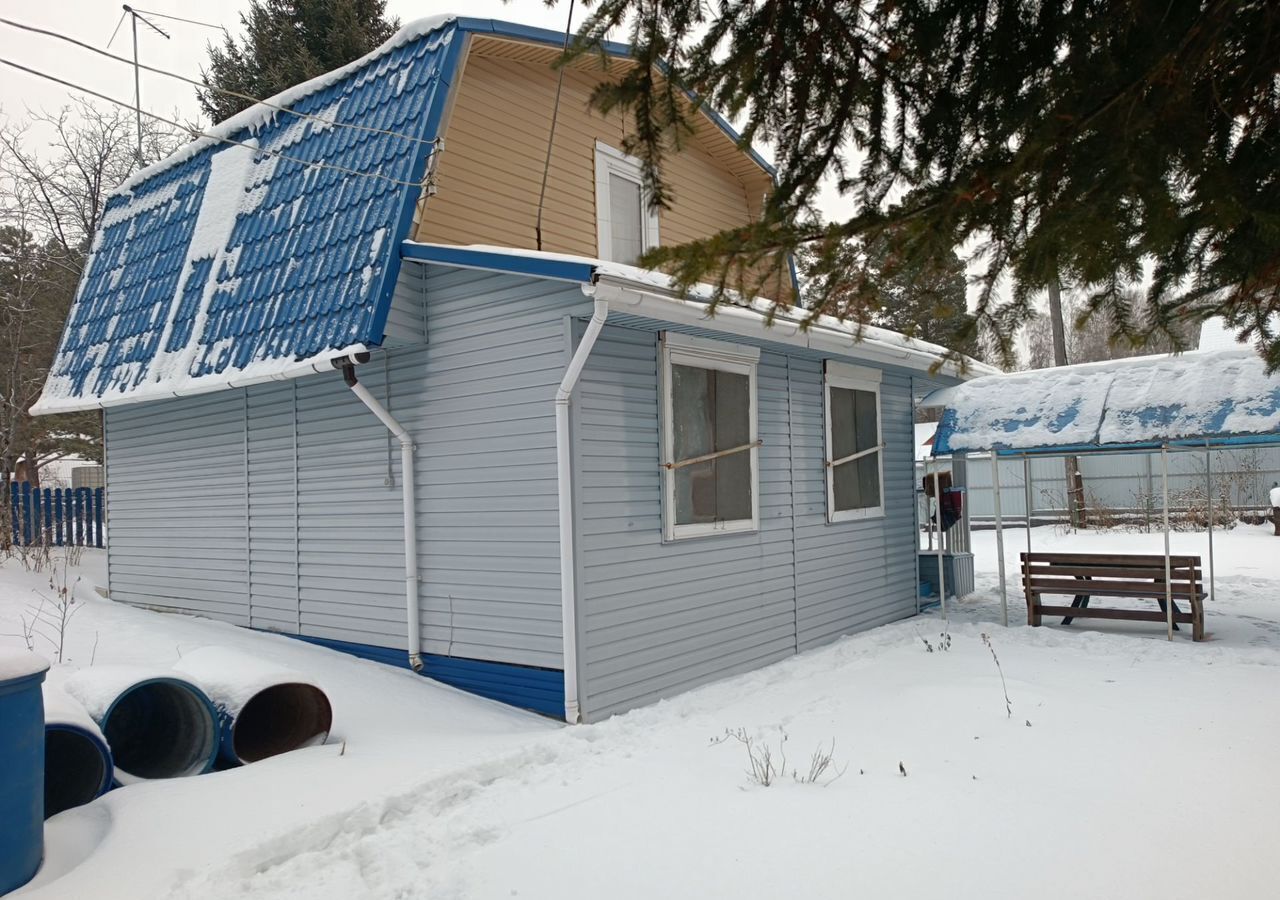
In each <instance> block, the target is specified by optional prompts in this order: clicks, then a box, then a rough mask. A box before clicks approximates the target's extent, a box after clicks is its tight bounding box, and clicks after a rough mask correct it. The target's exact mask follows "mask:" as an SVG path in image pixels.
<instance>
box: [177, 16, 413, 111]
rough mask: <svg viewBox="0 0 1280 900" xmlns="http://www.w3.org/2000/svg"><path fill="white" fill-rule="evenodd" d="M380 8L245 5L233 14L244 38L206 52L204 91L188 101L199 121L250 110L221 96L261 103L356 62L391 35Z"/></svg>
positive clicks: (393, 25)
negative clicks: (193, 102)
mask: <svg viewBox="0 0 1280 900" xmlns="http://www.w3.org/2000/svg"><path fill="white" fill-rule="evenodd" d="M386 6H387V3H386V0H250V3H249V10H248V12H245V13H241V14H240V24H241V25H242V26H243V28H244V32H245V34H244V37H243V39H242V40H241V41H239V42H237V41H236V40H235V39H234V38H232V37H231V36H230V35H228V36H227V37H226V39H225V40H224V41H223V43H222V45H221V46H216V45H212V44H211V45H210V46H209V66H208V68H207V69H205V70H203V72H202V73H201V75H202V79H201V80H202V81H203V82H204V84H205V87H204V88H202V89H201V88H197V89H196V96H197V98H198V99H199V101H200V106H201V108H202V109H203V110H204V112H205V114H206V115H208V116H209V117H210V118H212V119H213V120H214V121H215V122H221V121H222V120H223V119H226V118H228V117H230V116H233V115H235V114H236V113H238V112H240V111H241V110H242V109H245V108H246V107H248V106H250V105H251V101H249V100H245V99H242V98H240V97H235V96H231V95H230V94H226V93H222V91H235V92H236V93H238V94H242V95H245V96H248V97H257V98H258V99H266V98H268V97H270V96H272V95H274V94H278V93H279V92H280V91H283V90H284V89H285V88H288V87H292V86H293V85H295V84H298V83H300V82H303V81H306V80H307V79H309V78H314V77H315V76H317V75H321V74H323V73H325V72H328V71H330V70H331V69H336V68H338V67H340V66H343V65H346V64H347V63H349V62H351V61H352V60H354V59H358V58H360V57H361V56H364V55H365V54H366V53H368V52H369V51H370V50H373V49H374V48H375V47H377V46H378V45H379V44H381V43H382V42H383V41H385V40H386V39H387V38H389V37H391V35H393V34H394V33H395V31H396V29H397V28H398V27H399V22H398V20H396V19H387V18H386V15H385V13H386Z"/></svg>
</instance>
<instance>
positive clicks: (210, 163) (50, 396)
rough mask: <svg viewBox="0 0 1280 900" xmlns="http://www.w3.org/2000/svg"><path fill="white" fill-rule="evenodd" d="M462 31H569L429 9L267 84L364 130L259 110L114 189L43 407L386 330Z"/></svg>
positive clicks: (207, 375) (255, 375) (170, 390)
mask: <svg viewBox="0 0 1280 900" xmlns="http://www.w3.org/2000/svg"><path fill="white" fill-rule="evenodd" d="M467 32H471V33H480V34H493V35H499V36H506V37H511V38H515V39H520V40H529V41H536V42H540V43H545V44H549V45H554V46H559V44H560V42H562V41H563V35H562V34H559V33H555V32H550V31H546V30H544V29H535V28H526V27H524V26H519V25H512V24H509V23H503V22H495V21H492V20H488V19H467V18H461V19H460V18H454V17H440V18H437V19H435V20H424V22H421V23H416V24H415V25H413V26H409V27H408V28H407V29H406V30H405V31H404V32H402V33H401V35H398V36H397V38H395V39H393V40H392V41H391V42H389V44H388V45H385V46H384V47H383V48H382V49H380V50H379V51H377V52H376V53H374V54H371V56H370V57H366V58H365V59H364V60H360V61H357V62H356V63H353V64H352V65H350V66H347V67H345V68H343V69H340V70H338V71H337V72H334V73H330V74H329V75H326V76H321V78H319V79H315V80H314V81H312V82H308V83H307V84H304V85H299V86H298V87H296V88H293V89H291V90H289V91H286V92H285V93H284V94H282V95H280V96H279V97H276V98H273V102H274V103H275V104H276V105H278V106H285V107H287V108H289V109H293V110H296V111H298V112H302V113H307V114H310V115H314V116H318V117H321V118H322V119H324V120H332V121H333V122H336V123H339V125H356V126H360V128H346V127H336V126H334V125H329V124H326V122H324V121H316V120H308V119H304V118H300V117H298V116H293V115H290V114H289V113H287V112H280V111H278V110H273V109H270V108H266V107H262V106H259V107H254V108H252V109H250V110H247V111H246V112H245V113H241V114H240V115H238V116H236V117H234V118H233V119H231V120H228V122H226V123H224V124H223V125H222V126H218V127H217V132H216V133H217V135H218V137H219V138H220V139H219V140H212V139H208V138H205V139H202V140H200V141H196V142H195V143H193V144H191V145H188V147H186V148H184V149H183V150H181V151H179V153H178V154H176V155H175V156H174V157H170V158H169V159H168V160H166V161H164V162H162V163H160V164H159V165H157V166H155V167H153V168H152V169H149V170H146V171H144V172H141V173H139V174H138V175H136V176H134V178H132V179H131V180H130V181H129V182H128V183H126V184H125V185H124V186H123V187H122V189H120V190H119V191H117V193H116V194H115V195H113V196H112V197H111V198H110V199H109V200H108V202H107V205H106V209H105V211H104V215H103V219H102V223H101V225H100V226H99V229H98V232H97V234H96V235H95V238H94V244H93V248H92V253H91V254H90V257H89V260H88V263H87V266H86V269H85V272H84V275H83V276H82V278H81V283H80V286H79V289H78V291H77V295H76V298H75V301H74V303H73V305H72V308H71V313H70V316H69V318H68V322H67V327H66V330H65V332H64V334H63V339H62V344H61V346H60V347H59V350H58V354H57V356H56V358H55V360H54V364H53V366H52V369H51V372H50V376H49V378H48V381H47V383H46V385H45V390H44V394H43V396H42V397H41V399H40V401H39V402H38V403H37V404H36V406H35V409H34V411H35V412H37V413H53V412H59V411H65V410H73V409H86V408H92V407H96V406H107V405H112V404H115V403H127V402H137V401H141V400H148V399H159V398H162V397H172V396H175V395H183V394H188V393H198V392H202V391H207V390H216V389H219V388H224V387H228V386H233V385H242V384H248V383H252V382H254V381H262V380H267V379H270V378H280V377H286V376H287V375H290V374H298V373H299V372H300V371H301V368H300V367H304V366H307V365H310V364H312V363H315V362H322V361H324V360H325V359H326V358H330V357H333V356H337V355H340V354H341V353H342V352H343V351H349V350H351V349H352V348H356V347H361V346H375V345H378V344H380V343H381V342H382V340H383V337H384V330H385V327H386V320H387V315H388V313H389V311H390V306H391V298H392V293H393V290H394V286H395V281H396V278H397V276H398V274H399V268H400V258H401V257H400V252H399V249H400V243H401V240H402V239H403V238H404V237H406V236H407V235H408V233H409V231H410V229H411V227H412V221H413V213H414V206H415V204H416V202H417V200H418V199H419V197H420V195H421V188H420V183H421V181H422V180H423V178H424V177H425V172H426V170H427V163H428V157H429V156H430V153H431V152H432V144H431V141H432V140H434V139H435V138H437V137H439V136H440V128H441V122H442V118H443V114H444V110H445V107H446V105H447V102H448V93H449V89H450V87H451V85H452V83H453V82H454V81H455V80H456V74H457V71H458V67H459V64H460V61H461V55H462V51H463V45H464V41H462V40H461V39H460V38H461V36H462V35H463V34H464V33H467ZM606 50H607V52H610V53H619V54H621V53H626V52H627V48H626V47H625V46H623V45H610V46H608V47H607V48H606ZM712 118H713V120H714V121H716V123H717V124H718V125H719V126H720V127H721V128H723V129H724V130H725V132H726V133H727V134H728V135H729V136H730V137H731V138H732V139H734V140H735V141H736V140H737V139H738V135H737V134H735V133H734V132H733V130H732V129H731V128H730V127H729V126H728V124H727V123H726V122H724V120H723V119H720V118H719V117H716V116H715V115H714V114H712ZM362 129H378V130H379V131H378V132H376V133H375V132H373V131H370V130H362ZM753 157H754V154H753ZM754 158H755V159H756V161H757V162H759V163H760V165H761V166H762V167H763V168H765V169H766V170H769V169H768V166H767V164H765V163H764V161H763V160H761V159H760V158H759V157H754ZM769 171H772V170H769ZM352 172H357V173H376V175H377V176H380V177H370V176H369V175H368V174H366V175H363V176H362V175H353V174H351V173H352ZM531 274H536V273H531ZM543 274H545V273H543ZM576 274H577V273H575V275H576ZM550 277H555V276H554V275H553V276H550Z"/></svg>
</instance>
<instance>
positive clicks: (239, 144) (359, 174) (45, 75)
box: [0, 57, 434, 188]
mask: <svg viewBox="0 0 1280 900" xmlns="http://www.w3.org/2000/svg"><path fill="white" fill-rule="evenodd" d="M0 65H6V66H9V67H11V68H14V69H17V70H19V71H21V72H26V73H27V74H29V75H35V76H36V77H37V78H44V79H46V80H48V81H52V82H55V83H56V84H60V85H62V86H63V87H66V88H70V89H71V90H74V91H80V92H81V93H83V94H88V95H89V96H91V97H97V98H98V99H99V100H105V101H106V102H107V103H113V104H115V105H116V106H119V107H123V108H124V109H137V107H135V106H134V105H133V104H132V103H125V102H124V101H123V100H117V99H115V98H114V97H108V96H107V95H106V94H100V93H98V92H97V91H95V90H92V89H91V88H87V87H85V86H84V85H80V84H75V83H74V82H70V81H66V80H64V79H62V78H59V77H57V76H56V75H50V74H48V73H47V72H41V71H38V70H36V69H32V68H29V67H27V66H24V65H22V64H20V63H16V62H14V61H13V60H10V59H4V58H3V57H0ZM139 112H141V113H142V115H144V116H147V117H148V118H151V119H155V120H156V121H157V122H164V123H165V124H166V125H172V126H173V127H175V128H180V129H182V130H183V131H186V132H187V133H189V134H191V135H192V136H194V137H202V138H208V139H209V140H211V141H216V142H218V143H221V144H233V145H235V146H237V147H247V148H248V149H250V150H253V151H255V152H257V153H262V154H265V155H267V156H274V157H275V158H276V159H281V160H284V161H285V162H292V163H297V164H298V165H300V166H311V167H312V168H317V169H332V170H333V171H335V172H341V173H343V174H344V175H354V176H356V177H357V178H376V179H379V180H380V181H387V182H390V183H391V184H396V185H400V186H402V187H416V188H420V187H423V184H422V182H417V181H405V180H403V179H400V178H393V177H392V176H390V175H383V174H382V173H380V172H361V171H359V170H357V169H349V168H347V167H346V166H340V165H337V164H335V163H327V162H321V161H319V160H307V159H299V158H298V157H296V156H289V155H287V154H284V153H280V152H279V151H277V150H268V149H266V148H265V147H259V146H257V145H256V144H250V143H247V142H245V141H237V140H234V139H233V138H229V137H224V136H223V135H218V134H211V133H209V132H207V131H200V130H198V129H193V128H190V127H189V126H187V125H183V124H182V123H181V122H175V121H174V120H173V119H169V118H166V117H164V116H161V115H157V114H156V113H153V112H150V111H148V110H145V109H144V110H139ZM431 143H434V142H431Z"/></svg>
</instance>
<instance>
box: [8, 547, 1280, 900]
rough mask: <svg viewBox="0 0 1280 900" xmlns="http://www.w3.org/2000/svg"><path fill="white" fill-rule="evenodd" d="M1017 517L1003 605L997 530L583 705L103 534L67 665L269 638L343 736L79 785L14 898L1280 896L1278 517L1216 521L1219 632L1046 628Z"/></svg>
mask: <svg viewBox="0 0 1280 900" xmlns="http://www.w3.org/2000/svg"><path fill="white" fill-rule="evenodd" d="M1006 539H1007V545H1006V553H1007V556H1008V559H1009V572H1010V573H1011V586H1012V592H1011V594H1010V622H1011V627H1010V628H1008V629H1005V628H1002V627H1001V626H1000V624H999V605H998V604H999V600H998V592H997V591H996V587H995V586H996V579H995V575H994V571H995V555H994V536H993V535H992V534H991V533H990V532H980V533H976V534H975V535H974V545H975V547H974V549H975V554H976V555H977V559H978V565H979V574H978V588H979V589H978V591H977V592H976V593H975V594H974V595H973V596H971V597H969V598H966V599H965V600H964V601H962V602H960V603H958V604H952V605H951V606H950V609H949V612H950V622H949V623H944V622H943V620H942V619H941V617H940V615H939V613H938V612H937V611H936V610H935V611H933V612H931V613H930V614H928V615H925V616H921V617H918V618H915V619H910V620H907V621H904V622H900V623H897V624H894V625H890V626H886V627H883V628H878V629H875V630H873V631H870V632H866V633H863V634H859V635H854V636H851V637H848V638H845V639H843V640H841V641H838V642H836V643H834V644H832V645H830V646H828V647H825V648H822V649H819V650H816V651H812V652H809V653H806V654H804V655H802V656H799V657H796V658H794V659H791V660H788V661H785V662H783V663H780V664H778V665H775V666H771V667H769V668H767V669H763V670H760V671H757V672H753V673H750V674H747V675H744V676H741V677H738V678H734V679H729V680H726V681H722V682H719V683H716V684H713V685H710V686H708V687H705V688H702V689H700V690H697V691H693V692H690V693H687V694H683V695H680V696H678V697H675V698H673V699H671V700H668V701H665V702H662V703H659V704H657V705H654V706H651V707H648V708H645V709H641V710H638V711H636V712H633V713H631V714H628V715H624V716H618V717H616V718H614V719H612V720H609V721H607V722H604V723H602V724H599V725H593V726H579V727H573V728H569V727H564V726H560V725H558V724H556V723H554V722H551V721H549V720H547V719H543V718H540V717H537V716H533V715H528V714H524V713H521V712H517V711H513V710H510V709H507V708H505V707H502V706H499V705H497V704H494V703H490V702H488V701H485V700H481V699H477V698H474V697H470V696H467V695H465V694H461V693H459V692H457V691H454V690H452V689H449V688H447V687H443V686H441V685H438V684H435V683H433V682H430V681H428V680H426V679H422V678H419V677H417V676H413V675H410V674H409V673H407V672H402V671H398V670H392V669H388V668H384V667H381V666H377V665H375V664H373V663H368V662H364V661H361V660H356V659H351V658H348V657H344V656H342V655H340V654H337V653H333V652H330V651H327V650H323V649H320V648H315V647H311V646H307V645H304V644H300V643H298V642H296V641H291V640H289V639H286V638H280V637H273V636H270V635H262V634H255V633H250V632H245V631H243V630H238V629H235V628H232V627H230V626H225V625H221V624H218V623H213V622H209V621H206V620H199V619H193V618H188V617H183V616H173V615H161V614H157V613H151V612H147V611H144V610H136V609H131V608H128V607H123V606H119V605H116V604H112V603H109V602H107V601H103V600H101V599H97V598H96V597H95V595H94V594H93V592H92V590H89V589H88V584H87V582H88V581H91V580H100V579H101V571H100V569H101V560H100V559H98V558H94V557H93V555H86V562H85V564H84V565H83V566H82V567H81V571H82V574H83V576H84V578H85V579H86V581H85V582H82V584H81V585H80V587H79V588H78V589H77V596H78V597H80V598H82V599H83V606H82V607H81V609H80V610H79V611H78V612H77V613H76V616H75V618H74V620H73V623H72V628H71V629H70V631H69V640H68V642H67V648H66V650H67V652H66V654H65V655H66V659H67V664H68V665H73V666H83V665H88V664H89V662H90V659H93V660H94V662H95V663H107V662H110V663H117V662H125V663H137V662H145V663H149V664H153V665H154V664H160V663H164V662H170V663H171V662H173V661H175V660H176V659H177V658H178V657H179V656H180V655H181V654H182V653H184V652H189V651H190V650H192V649H195V648H196V647H200V646H205V645H221V646H232V647H236V648H239V649H243V650H248V651H250V652H255V653H257V654H259V655H261V656H263V657H269V658H271V659H276V660H278V661H280V662H282V663H284V664H287V665H289V666H291V667H294V668H298V669H301V670H302V671H304V672H307V673H308V674H310V675H311V676H312V677H314V678H315V679H316V680H317V681H319V682H320V683H321V684H322V685H323V686H324V688H325V689H326V690H327V691H328V692H329V693H330V696H331V697H332V698H333V701H334V712H335V727H334V733H333V738H332V740H331V742H330V743H329V744H328V745H326V746H323V747H315V748H310V749H307V750H303V751H299V752H297V753H294V754H289V755H287V756H285V757H278V758H275V759H272V760H268V761H265V762H262V763H257V764H255V765H252V766H248V767H245V768H242V769H236V770H232V771H227V772H220V773H215V774H211V775H205V776H200V777H198V778H190V779H184V780H181V781H171V782H152V783H148V784H142V785H137V786H133V787H129V788H125V789H122V790H118V791H113V792H112V793H110V794H108V795H107V796H106V797H104V798H102V799H101V800H99V801H97V802H95V803H94V804H92V805H90V806H89V807H85V808H83V809H80V810H72V811H69V812H67V813H64V814H62V815H60V816H58V817H56V818H55V819H53V820H51V821H50V822H49V823H48V828H47V833H48V835H49V858H48V861H47V863H46V871H44V872H42V873H41V875H40V876H39V877H38V879H37V882H36V883H34V884H33V885H32V886H30V887H28V888H27V889H24V891H22V892H20V893H19V894H18V895H17V896H20V897H23V898H42V900H43V898H66V897H80V896H93V897H95V898H114V897H120V898H149V897H157V898H159V897H179V898H181V897H186V898H215V897H216V898H223V897H233V896H235V897H240V896H244V897H254V898H284V897H298V898H302V897H306V898H308V900H316V898H350V897H377V898H382V897H387V898H392V897H396V898H410V897H424V898H441V897H445V898H449V897H458V898H499V897H503V898H508V897H522V898H558V900H578V898H598V897H610V898H632V897H634V898H652V897H654V896H668V897H699V898H703V897H725V898H735V900H736V898H744V897H747V898H753V897H791V896H794V897H814V898H827V897H831V898H836V897H839V898H846V897H850V896H859V895H862V896H872V897H921V898H924V897H930V898H932V897H939V896H950V897H982V898H1001V897H1008V898H1015V897H1016V898H1025V897H1041V898H1043V897H1124V898H1135V897H1160V898H1162V900H1167V898H1180V897H1187V898H1192V897H1195V898H1203V897H1206V896H1209V897H1215V898H1235V897H1239V898H1246V897H1247V898H1253V897H1264V896H1272V895H1273V894H1274V892H1275V891H1274V887H1273V881H1274V876H1273V874H1272V873H1271V871H1270V868H1271V867H1270V865H1269V858H1270V853H1271V851H1272V848H1274V847H1275V846H1276V845H1277V843H1278V842H1280V817H1277V816H1276V815H1275V809H1274V807H1275V801H1276V798H1277V797H1280V768H1277V767H1276V766H1275V764H1274V757H1275V752H1276V748H1277V747H1278V746H1280V539H1277V538H1274V537H1272V536H1270V533H1269V529H1265V528H1262V527H1241V528H1237V529H1236V530H1235V531H1233V532H1231V533H1230V534H1228V535H1222V536H1220V539H1219V540H1218V542H1217V551H1218V552H1217V568H1218V596H1217V597H1215V598H1213V599H1212V600H1211V601H1209V603H1208V604H1207V605H1206V625H1207V630H1208V640H1206V641H1205V642H1203V643H1199V644H1193V643H1192V642H1191V641H1190V639H1189V636H1187V635H1185V634H1180V635H1179V637H1178V638H1177V639H1176V640H1175V641H1173V642H1172V643H1170V642H1168V641H1166V640H1165V639H1164V633H1163V630H1162V629H1160V628H1159V627H1153V626H1149V625H1147V624H1145V623H1132V622H1119V623H1110V622H1108V623H1105V624H1103V625H1099V626H1097V627H1095V626H1093V625H1091V624H1077V625H1074V626H1072V627H1070V628H1062V627H1059V626H1056V625H1054V626H1046V627H1043V628H1039V629H1031V628H1027V627H1026V626H1025V625H1023V624H1021V622H1023V621H1025V612H1024V607H1023V605H1022V598H1021V594H1020V593H1019V592H1018V591H1017V586H1016V580H1017V578H1016V568H1015V567H1016V564H1017V554H1018V552H1020V550H1022V549H1025V532H1021V531H1018V530H1013V529H1011V530H1009V531H1007V532H1006ZM1161 540H1162V539H1161V537H1160V536H1159V535H1137V534H1114V533H1113V534H1102V535H1095V534H1087V535H1066V534H1061V533H1059V532H1057V531H1055V530H1054V529H1051V528H1038V529H1035V531H1034V534H1033V542H1034V545H1035V546H1036V547H1037V548H1040V549H1050V548H1053V549H1063V550H1066V549H1070V550H1093V549H1104V548H1105V549H1107V550H1109V551H1112V552H1158V551H1159V549H1160V543H1161ZM1174 551H1175V552H1178V553H1200V554H1202V555H1203V554H1204V553H1205V544H1204V535H1202V534H1201V535H1196V534H1175V535H1174ZM47 582H48V576H47V575H43V576H42V575H33V574H29V573H24V572H22V571H21V569H20V568H17V569H15V564H14V562H13V561H9V562H6V563H4V565H3V566H0V632H4V633H6V636H4V637H0V641H4V642H7V643H13V642H14V641H15V640H20V639H17V638H15V637H14V636H12V633H16V632H17V631H18V629H16V628H15V627H14V626H15V624H16V623H17V621H18V619H19V617H20V615H21V613H22V611H23V609H24V608H26V606H27V605H28V604H30V603H31V602H32V597H33V594H32V591H33V589H36V588H41V587H42V584H43V587H44V588H45V589H47ZM1055 621H1056V620H1055ZM983 634H986V635H988V636H989V638H990V646H988V644H987V643H986V642H984V640H983V638H982V635H983ZM95 643H96V645H97V646H96V651H95V650H94V644H95ZM930 647H932V651H931V650H930V649H929V648H930ZM44 649H46V650H47V649H48V648H47V647H46V648H44ZM993 651H994V654H995V657H998V660H999V667H998V668H997V665H996V659H995V658H994V657H993ZM1001 673H1003V680H1002V677H1001ZM1006 690H1007V697H1008V702H1009V704H1010V706H1008V707H1007V706H1006ZM739 728H741V729H745V733H746V734H747V735H748V736H750V737H751V738H752V739H753V740H755V741H756V742H757V746H769V747H771V749H772V751H773V753H774V756H775V758H777V757H778V756H780V752H781V751H785V753H786V757H787V760H788V766H789V767H793V766H798V767H799V768H800V770H801V771H802V772H803V771H807V769H808V766H809V760H810V757H811V755H812V753H813V752H814V750H815V749H818V748H822V749H823V750H826V749H828V748H833V749H832V755H833V768H832V769H829V770H828V772H827V774H826V776H825V777H824V778H823V779H822V780H821V783H820V784H818V785H808V784H797V783H795V781H793V779H792V778H791V776H790V775H787V776H786V777H784V778H782V779H780V780H779V781H778V782H777V783H776V784H774V785H773V786H772V787H768V788H764V787H760V786H759V785H755V784H752V783H751V782H750V781H749V779H748V777H747V775H746V769H747V767H748V758H747V754H746V751H745V749H744V748H743V747H742V746H741V745H740V744H739V743H738V742H737V741H736V740H733V739H730V740H727V741H723V740H721V741H718V740H717V739H720V738H722V737H723V736H724V734H725V731H726V729H739ZM784 738H785V741H784ZM837 772H843V774H842V775H840V777H838V778H835V779H834V780H831V776H832V775H834V774H836V773H837ZM904 773H905V774H904Z"/></svg>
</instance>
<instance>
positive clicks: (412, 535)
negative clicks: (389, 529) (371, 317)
mask: <svg viewBox="0 0 1280 900" xmlns="http://www.w3.org/2000/svg"><path fill="white" fill-rule="evenodd" d="M367 358H368V357H367V356H366V357H365V359H367ZM363 361H364V360H360V359H350V358H348V359H340V360H337V361H335V365H339V366H341V368H342V377H343V378H344V379H345V380H346V382H347V387H349V388H351V392H352V393H353V394H355V395H356V396H357V397H359V398H360V402H361V403H363V404H364V405H365V406H367V407H368V408H369V411H370V412H372V413H373V414H374V415H375V416H377V417H378V421H379V422H381V423H382V424H383V425H385V426H387V429H388V430H389V431H390V432H391V433H392V434H393V435H395V438H396V440H397V441H399V442H400V486H401V492H402V494H403V506H404V593H405V619H406V631H407V634H406V641H407V649H408V651H409V666H410V668H412V669H413V671H415V672H421V671H422V613H421V610H420V609H419V607H418V515H417V502H416V500H415V497H414V485H415V483H416V481H415V479H414V477H413V453H414V450H415V449H417V448H416V447H415V446H414V443H413V436H412V435H411V434H409V432H408V431H406V430H405V428H404V426H403V425H401V424H400V423H399V422H397V421H396V420H395V419H394V418H393V417H392V415H391V413H390V412H388V411H387V408H386V407H385V406H383V405H382V404H381V403H379V402H378V398H377V397H375V396H373V394H371V393H369V389H368V388H367V387H365V386H364V385H363V384H361V383H360V382H359V381H358V380H357V379H356V367H355V363H356V362H363Z"/></svg>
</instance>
